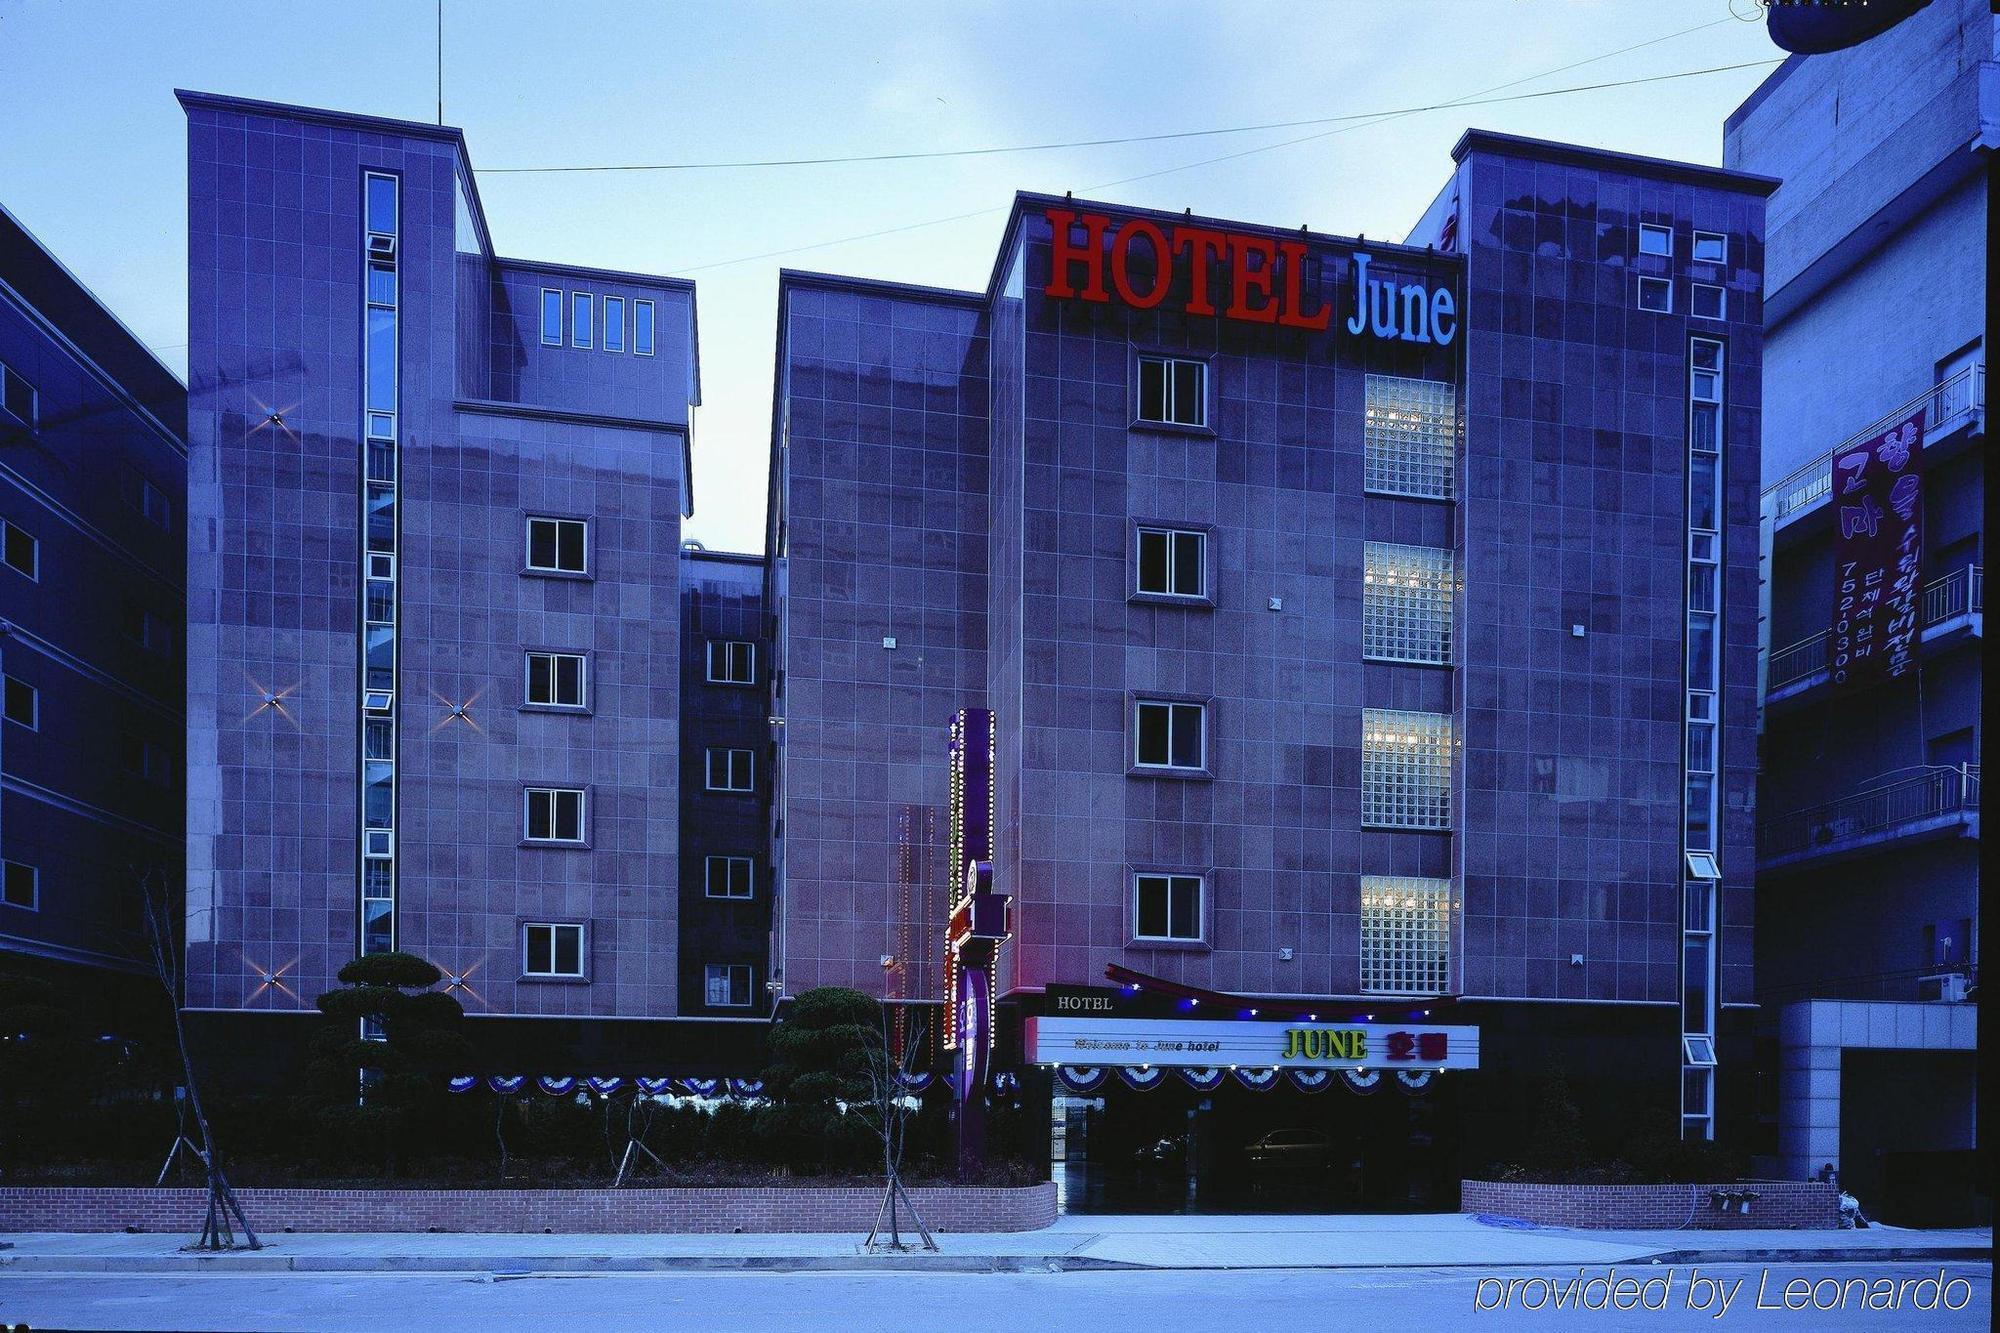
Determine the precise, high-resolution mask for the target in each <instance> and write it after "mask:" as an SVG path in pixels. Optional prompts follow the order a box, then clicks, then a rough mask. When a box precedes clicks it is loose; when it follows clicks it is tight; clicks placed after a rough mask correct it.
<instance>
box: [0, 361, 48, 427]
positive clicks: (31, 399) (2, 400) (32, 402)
mask: <svg viewBox="0 0 2000 1333" xmlns="http://www.w3.org/2000/svg"><path fill="white" fill-rule="evenodd" d="M8 380H13V381H15V382H16V383H18V384H20V385H22V386H23V387H25V388H26V389H27V391H28V415H27V416H25V417H23V416H22V415H20V414H19V413H18V412H16V411H14V409H13V408H11V407H8V406H7V381H8ZM0 412H5V413H6V414H7V415H8V416H10V417H13V418H14V420H16V421H18V422H20V423H21V424H22V425H24V426H26V427H27V428H28V429H29V430H40V429H41V428H42V391H41V390H40V389H37V388H36V387H35V382H34V381H33V380H31V379H29V378H28V377H27V376H26V375H23V374H22V373H21V372H20V371H18V370H16V369H14V367H12V366H10V365H8V364H7V363H6V362H4V361H0Z"/></svg>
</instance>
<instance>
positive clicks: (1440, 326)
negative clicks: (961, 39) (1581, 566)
mask: <svg viewBox="0 0 2000 1333" xmlns="http://www.w3.org/2000/svg"><path fill="white" fill-rule="evenodd" d="M1046 216H1047V218H1048V223H1049V233H1050V235H1049V280H1048V283H1047V285H1046V286H1044V287H1043V288H1042V294H1043V295H1044V296H1049V297H1053V298H1055V299H1057V300H1077V301H1090V302H1098V303H1109V302H1110V301H1111V300H1112V298H1113V296H1114V295H1115V296H1116V298H1117V300H1118V301H1119V302H1120V303H1122V304H1124V305H1127V306H1130V307H1132V308H1133V309H1134V310H1152V309H1155V308H1157V307H1159V306H1161V305H1164V304H1165V303H1166V302H1167V300H1168V298H1169V296H1170V295H1173V294H1174V293H1176V292H1179V293H1180V295H1179V296H1178V298H1177V299H1176V301H1175V304H1174V306H1173V307H1172V308H1173V309H1174V310H1175V313H1178V314H1186V315H1214V316H1217V317H1220V318H1222V319H1231V320H1236V321H1239V322H1241V323H1246V324H1271V325H1275V326H1277V327H1279V328H1285V329H1302V330H1305V331H1307V332H1314V333H1324V332H1326V331H1327V329H1328V328H1329V327H1331V326H1332V323H1333V318H1334V314H1335V311H1334V308H1333V307H1332V306H1330V305H1326V304H1323V303H1316V302H1317V298H1316V297H1315V296H1314V295H1313V294H1311V293H1309V292H1308V291H1307V290H1306V283H1305V274H1306V256H1307V252H1308V248H1309V247H1308V246H1307V245H1306V243H1305V242H1304V241H1303V240H1287V239H1280V238H1279V237H1278V236H1275V235H1272V234H1269V233H1265V232H1246V231H1225V230H1223V229H1221V228H1219V227H1209V226H1201V225H1197V224H1195V223H1193V222H1188V223H1179V222H1175V223H1170V224H1167V225H1161V224H1160V223H1157V222H1154V221H1153V220H1152V219H1150V218H1144V217H1132V218H1124V219H1122V220H1118V221H1116V222H1114V220H1113V219H1112V218H1111V217H1110V216H1109V215H1107V214H1104V213H1078V212H1077V211H1075V210H1074V209H1068V208H1051V209H1048V210H1047V213H1046ZM1079 231H1080V232H1081V233H1082V234H1081V236H1080V237H1079V235H1078V233H1079ZM1135 259H1140V260H1141V261H1142V262H1140V263H1138V264H1136V265H1135V263H1134V260H1135ZM1348 262H1349V264H1351V265H1352V267H1353V277H1354V296H1353V305H1352V309H1351V310H1348V311H1344V312H1341V313H1342V315H1343V318H1342V320H1341V327H1342V328H1344V329H1345V330H1346V331H1347V332H1348V334H1350V335H1351V336H1354V337H1367V338H1382V339H1393V340H1396V341H1400V342H1410V343H1430V344H1436V345H1437V346H1440V347H1444V346H1449V345H1450V343H1451V340H1452V339H1453V338H1454V337H1456V336H1457V335H1458V303H1457V298H1455V297H1454V296H1453V295H1452V293H1451V288H1450V287H1448V286H1431V285H1428V284H1426V283H1422V282H1397V281H1396V280H1395V279H1393V278H1385V277H1382V276H1381V275H1380V274H1379V273H1371V272H1369V266H1370V265H1371V264H1373V263H1375V259H1374V257H1373V256H1372V255H1370V254H1368V253H1367V252H1365V251H1361V250H1356V251H1354V252H1352V253H1351V254H1350V255H1349V256H1348ZM1218 273H1220V274H1225V275H1226V276H1223V277H1222V280H1221V281H1220V282H1218V283H1215V284H1214V285H1213V286H1212V287H1211V278H1213V277H1215V276H1216V275H1217V274H1218ZM1182 275H1184V276H1185V277H1186V282H1185V283H1184V284H1180V283H1177V282H1176V278H1177V277H1180V276H1182Z"/></svg>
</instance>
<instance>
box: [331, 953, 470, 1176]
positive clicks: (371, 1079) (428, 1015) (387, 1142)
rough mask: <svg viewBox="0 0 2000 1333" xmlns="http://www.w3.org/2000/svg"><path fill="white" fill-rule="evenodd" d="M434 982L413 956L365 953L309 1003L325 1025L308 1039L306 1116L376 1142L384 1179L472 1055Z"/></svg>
mask: <svg viewBox="0 0 2000 1333" xmlns="http://www.w3.org/2000/svg"><path fill="white" fill-rule="evenodd" d="M442 976H443V974H442V973H440V972H439V971H438V970H437V968H436V967H435V966H433V965H432V964H430V963H428V962H426V961H425V960H424V959H422V958H418V957H417V956H416V955H414V954H407V953H393V952H392V953H374V954H364V955H363V956H362V957H360V958H356V959H353V960H352V961H350V962H348V963H347V964H346V965H345V966H343V967H342V968H341V969H340V972H339V977H340V980H341V981H342V983H344V984H343V985H342V986H341V987H340V988H339V989H338V990H330V991H328V992H326V993H325V994H324V995H321V996H320V997H319V999H318V1000H317V1001H316V1003H317V1004H318V1005H319V1009H320V1012H321V1013H323V1014H325V1015H326V1016H327V1017H328V1018H329V1019H331V1020H333V1021H332V1022H330V1023H328V1024H327V1025H326V1026H325V1027H323V1028H322V1029H321V1030H320V1031H319V1032H317V1033H315V1034H314V1035H313V1044H312V1054H311V1058H310V1061H309V1062H308V1065H307V1073H306V1100H307V1107H306V1110H307V1112H308V1114H309V1116H310V1117H311V1118H312V1119H314V1120H316V1121H317V1122H318V1123H319V1124H320V1125H321V1126H322V1127H323V1128H324V1129H325V1130H327V1131H328V1132H329V1133H330V1134H331V1135H333V1136H334V1137H336V1138H341V1139H346V1140H348V1141H350V1142H353V1143H364V1142H366V1143H379V1144H381V1145H382V1148H383V1150H384V1152H385V1153H386V1155H387V1158H388V1164H389V1169H390V1172H391V1173H392V1174H393V1173H395V1172H396V1171H397V1170H398V1169H399V1168H400V1165H401V1159H402V1149H403V1145H404V1142H405V1140H406V1139H407V1138H408V1136H409V1133H410V1130H411V1128H412V1126H413V1125H414V1124H415V1122H416V1121H417V1119H418V1118H419V1116H420V1115H421V1114H422V1112H423V1111H424V1110H425V1109H427V1108H428V1107H430V1106H432V1105H434V1104H435V1102H436V1100H437V1099H438V1098H439V1096H440V1095H441V1094H442V1092H443V1089H444V1082H445V1079H446V1078H447V1077H448V1076H449V1075H451V1074H452V1073H455V1072H460V1071H462V1070H464V1069H465V1068H466V1067H467V1065H468V1064H469V1062H470V1060H471V1058H472V1046H471V1043H470V1042H468V1041H467V1040H466V1039H465V1036H464V1034H463V1033H462V1032H461V1031H460V1030H459V1028H460V1024H461V1023H462V1022H463V1020H464V1018H465V1010H464V1008H463V1007H462V1006H461V1005H460V1004H459V1002H458V1001H457V1000H455V999H453V998H452V997H451V996H450V995H449V994H446V993H445V992H443V991H434V990H431V989H430V987H432V986H434V985H436V984H437V983H438V981H439V980H441V979H442Z"/></svg>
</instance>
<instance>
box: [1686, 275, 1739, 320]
mask: <svg viewBox="0 0 2000 1333" xmlns="http://www.w3.org/2000/svg"><path fill="white" fill-rule="evenodd" d="M1703 292H1714V293H1715V313H1714V314H1712V315H1711V314H1709V313H1708V312H1707V311H1705V310H1703V309H1702V308H1701V301H1700V299H1699V298H1700V296H1701V294H1702V293H1703ZM1688 318H1689V319H1714V320H1724V319H1728V318H1729V289H1728V288H1727V287H1724V286H1722V285H1721V284H1720V283H1714V282H1691V283H1689V284H1688Z"/></svg>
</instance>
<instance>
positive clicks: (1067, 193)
mask: <svg viewBox="0 0 2000 1333" xmlns="http://www.w3.org/2000/svg"><path fill="white" fill-rule="evenodd" d="M1063 198H1065V199H1074V198H1076V191H1075V190H1064V191H1063Z"/></svg>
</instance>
